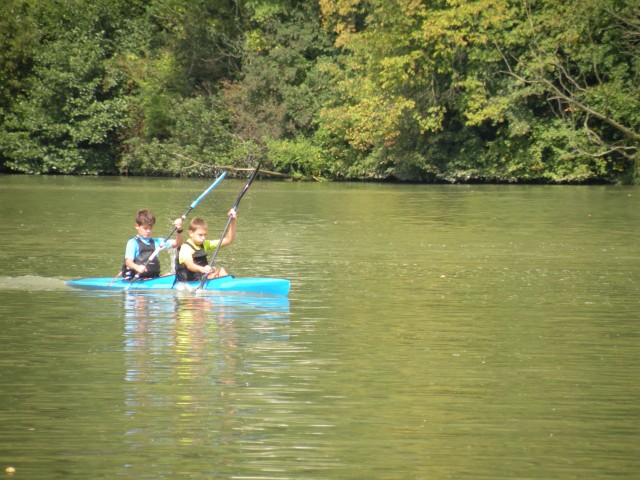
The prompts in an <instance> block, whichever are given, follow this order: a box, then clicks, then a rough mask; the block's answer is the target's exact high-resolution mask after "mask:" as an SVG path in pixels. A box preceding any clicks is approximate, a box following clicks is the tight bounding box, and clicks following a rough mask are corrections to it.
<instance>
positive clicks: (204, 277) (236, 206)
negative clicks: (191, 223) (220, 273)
mask: <svg viewBox="0 0 640 480" xmlns="http://www.w3.org/2000/svg"><path fill="white" fill-rule="evenodd" d="M261 164H262V162H258V166H257V167H256V169H255V170H254V171H253V173H252V174H251V176H250V177H249V180H248V181H247V183H246V185H245V186H244V187H243V188H242V191H241V192H240V195H238V198H236V202H235V203H234V204H233V208H232V210H235V211H237V210H238V205H240V200H242V197H244V194H245V193H247V190H249V187H250V186H251V184H252V183H253V180H254V179H255V178H256V176H257V175H258V172H259V171H260V165H261ZM232 220H233V215H229V219H228V220H227V224H226V225H225V227H224V230H223V231H222V235H221V236H220V240H219V241H218V245H216V249H215V251H214V252H213V256H212V257H211V261H210V262H209V266H210V267H212V268H213V262H214V261H215V259H216V256H217V255H218V251H219V250H220V247H221V246H222V240H224V237H225V236H226V235H227V231H228V230H229V226H230V225H231V221H232ZM208 275H209V274H208V273H205V274H203V275H202V277H201V278H200V285H198V288H197V290H200V289H202V287H203V286H204V282H205V281H206V280H207V276H208Z"/></svg>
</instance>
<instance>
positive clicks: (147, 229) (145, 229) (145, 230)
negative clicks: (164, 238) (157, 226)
mask: <svg viewBox="0 0 640 480" xmlns="http://www.w3.org/2000/svg"><path fill="white" fill-rule="evenodd" d="M136 230H137V231H138V235H140V236H141V237H142V238H149V237H150V236H151V230H153V225H138V224H137V223H136Z"/></svg>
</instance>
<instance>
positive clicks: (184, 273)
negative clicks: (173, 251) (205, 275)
mask: <svg viewBox="0 0 640 480" xmlns="http://www.w3.org/2000/svg"><path fill="white" fill-rule="evenodd" d="M184 245H188V246H189V247H190V248H191V249H192V250H193V263H195V264H196V265H198V266H200V267H206V266H207V265H209V262H208V260H207V252H206V251H205V249H204V248H202V247H199V248H198V247H196V246H195V245H193V244H192V243H191V241H190V240H187V241H186V242H185V243H183V246H184ZM201 278H202V273H200V272H192V271H191V270H189V269H188V268H187V266H186V265H185V264H184V263H180V255H176V280H177V281H178V282H197V281H199V280H200V279H201Z"/></svg>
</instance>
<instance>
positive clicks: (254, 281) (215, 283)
mask: <svg viewBox="0 0 640 480" xmlns="http://www.w3.org/2000/svg"><path fill="white" fill-rule="evenodd" d="M174 281H175V275H166V276H164V277H157V278H148V279H141V280H136V281H135V282H131V281H127V280H123V279H122V278H116V279H115V280H114V279H113V278H109V277H96V278H80V279H77V280H70V281H68V282H67V285H69V286H70V287H74V288H84V289H92V290H132V291H134V290H139V291H146V290H178V289H181V290H196V289H197V288H198V287H199V285H200V282H174ZM174 283H175V284H174ZM290 285H291V283H290V282H289V280H286V279H283V278H259V277H244V278H236V277H234V276H232V275H228V276H226V277H220V278H213V279H211V280H207V281H205V283H204V286H203V288H202V290H207V291H218V292H252V293H265V294H271V295H288V294H289V289H290Z"/></svg>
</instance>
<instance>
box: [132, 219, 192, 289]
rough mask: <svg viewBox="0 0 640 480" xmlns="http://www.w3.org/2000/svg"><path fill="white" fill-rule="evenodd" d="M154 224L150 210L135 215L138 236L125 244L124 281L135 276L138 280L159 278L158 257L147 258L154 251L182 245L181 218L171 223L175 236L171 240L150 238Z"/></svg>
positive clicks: (154, 220)
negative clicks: (174, 228)
mask: <svg viewBox="0 0 640 480" xmlns="http://www.w3.org/2000/svg"><path fill="white" fill-rule="evenodd" d="M155 223H156V217H155V215H154V214H153V212H151V211H150V210H139V211H138V213H137V214H136V223H135V228H136V230H137V231H138V234H137V235H136V236H134V237H132V238H130V239H129V241H128V242H127V247H126V251H125V254H124V262H123V263H122V276H123V278H124V279H125V280H131V279H132V278H133V277H134V276H136V275H137V276H138V278H155V277H159V276H160V259H159V258H158V257H159V255H158V254H157V253H156V255H155V256H154V258H153V259H151V260H149V258H151V256H152V255H153V253H154V252H155V251H156V249H159V248H165V247H170V248H178V247H180V245H182V217H179V218H177V219H176V220H175V221H174V222H173V225H174V226H175V227H176V233H177V234H176V238H175V239H171V240H165V239H164V238H151V231H152V230H153V226H154V225H155ZM165 242H166V243H165ZM158 253H159V252H158ZM145 263H146V266H145Z"/></svg>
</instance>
